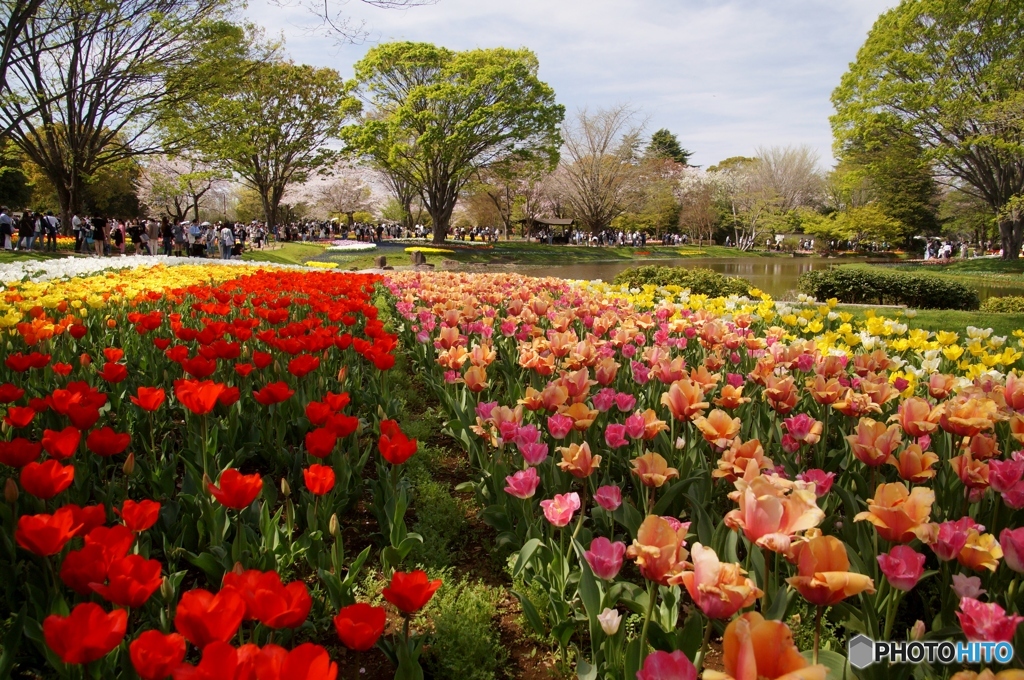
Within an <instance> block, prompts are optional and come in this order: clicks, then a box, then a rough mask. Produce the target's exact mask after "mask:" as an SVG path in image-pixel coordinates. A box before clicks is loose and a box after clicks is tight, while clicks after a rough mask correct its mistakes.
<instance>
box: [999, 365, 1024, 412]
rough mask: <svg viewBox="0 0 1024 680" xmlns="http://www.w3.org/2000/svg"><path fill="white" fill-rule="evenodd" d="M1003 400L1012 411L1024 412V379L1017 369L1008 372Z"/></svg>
mask: <svg viewBox="0 0 1024 680" xmlns="http://www.w3.org/2000/svg"><path fill="white" fill-rule="evenodd" d="M1003 401H1005V402H1006V407H1007V408H1008V409H1010V410H1011V411H1016V412H1017V413H1024V380H1022V379H1021V378H1020V377H1019V376H1018V375H1017V371H1010V372H1009V373H1007V374H1006V386H1005V387H1004V388H1003Z"/></svg>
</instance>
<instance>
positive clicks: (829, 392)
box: [807, 375, 845, 405]
mask: <svg viewBox="0 0 1024 680" xmlns="http://www.w3.org/2000/svg"><path fill="white" fill-rule="evenodd" d="M807 391H808V392H810V393H811V398H812V399H814V401H816V402H818V403H819V404H826V405H827V404H834V403H835V402H836V400H837V399H839V397H841V396H842V394H843V392H844V391H845V388H844V387H843V386H842V384H840V382H839V381H838V380H836V379H835V378H829V379H827V380H826V379H825V378H823V377H822V376H820V375H816V376H814V379H813V380H808V381H807Z"/></svg>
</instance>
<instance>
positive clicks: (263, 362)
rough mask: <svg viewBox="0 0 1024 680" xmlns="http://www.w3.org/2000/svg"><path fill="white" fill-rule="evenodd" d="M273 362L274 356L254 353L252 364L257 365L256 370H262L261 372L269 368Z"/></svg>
mask: <svg viewBox="0 0 1024 680" xmlns="http://www.w3.org/2000/svg"><path fill="white" fill-rule="evenodd" d="M273 361H274V356H273V355H272V354H267V353H266V352H253V353H252V362H253V363H254V364H256V368H258V369H260V370H261V371H262V370H263V369H264V368H266V367H267V366H269V365H270V364H271V363H272V362H273Z"/></svg>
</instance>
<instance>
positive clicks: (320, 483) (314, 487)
mask: <svg viewBox="0 0 1024 680" xmlns="http://www.w3.org/2000/svg"><path fill="white" fill-rule="evenodd" d="M302 476H303V478H304V479H305V480H306V488H307V489H309V491H310V493H312V494H313V495H314V496H323V495H324V494H325V493H330V491H331V489H333V488H334V481H335V476H334V470H333V469H331V468H330V467H328V466H326V465H310V466H309V467H308V468H307V469H305V470H303V471H302Z"/></svg>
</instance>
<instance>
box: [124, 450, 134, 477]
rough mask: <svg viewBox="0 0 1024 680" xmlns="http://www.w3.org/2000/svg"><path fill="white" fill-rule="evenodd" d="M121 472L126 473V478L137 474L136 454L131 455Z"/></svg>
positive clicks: (125, 460)
mask: <svg viewBox="0 0 1024 680" xmlns="http://www.w3.org/2000/svg"><path fill="white" fill-rule="evenodd" d="M121 471H122V472H124V474H125V476H126V477H129V476H131V474H132V473H133V472H135V454H134V453H129V454H128V457H127V458H125V459H124V465H122V466H121Z"/></svg>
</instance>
